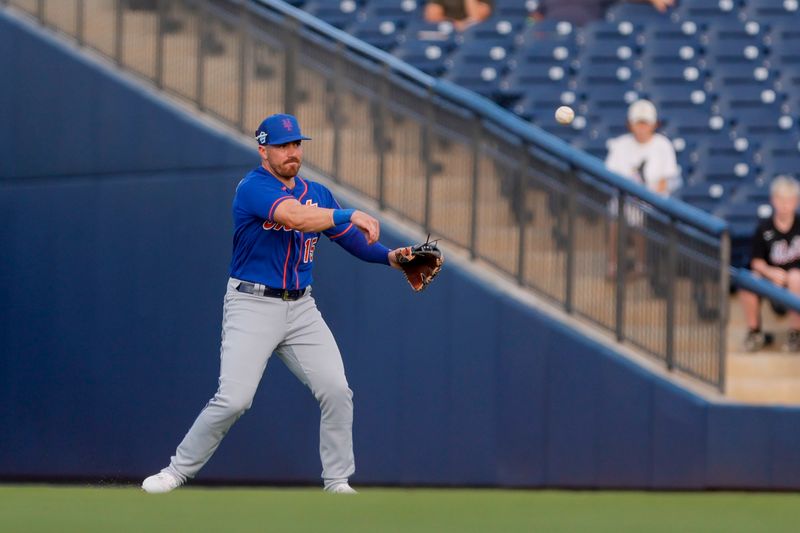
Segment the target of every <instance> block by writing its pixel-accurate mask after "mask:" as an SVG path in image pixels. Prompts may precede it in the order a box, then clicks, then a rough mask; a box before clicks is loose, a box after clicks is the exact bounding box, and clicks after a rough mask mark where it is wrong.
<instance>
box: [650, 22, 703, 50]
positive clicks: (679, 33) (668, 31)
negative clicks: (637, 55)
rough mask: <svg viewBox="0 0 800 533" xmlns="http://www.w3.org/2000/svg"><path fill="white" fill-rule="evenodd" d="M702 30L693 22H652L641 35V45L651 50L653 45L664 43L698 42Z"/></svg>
mask: <svg viewBox="0 0 800 533" xmlns="http://www.w3.org/2000/svg"><path fill="white" fill-rule="evenodd" d="M699 36H700V28H699V27H698V25H697V24H696V23H694V22H692V21H689V20H686V21H683V22H672V21H671V20H669V19H667V18H663V19H661V20H659V21H651V22H648V24H647V25H646V26H645V27H644V29H643V30H642V32H641V35H640V39H639V40H640V44H641V45H642V46H643V47H644V48H649V47H650V45H651V44H652V43H659V42H663V41H673V40H686V39H691V40H692V41H693V42H698V38H699Z"/></svg>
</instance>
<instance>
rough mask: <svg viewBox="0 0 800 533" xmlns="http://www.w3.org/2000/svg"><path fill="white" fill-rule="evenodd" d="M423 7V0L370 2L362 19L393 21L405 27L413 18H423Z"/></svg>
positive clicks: (380, 0) (374, 0)
mask: <svg viewBox="0 0 800 533" xmlns="http://www.w3.org/2000/svg"><path fill="white" fill-rule="evenodd" d="M422 6H423V0H419V1H417V0H369V3H368V4H367V6H366V9H365V10H364V12H363V13H362V14H361V17H362V18H364V19H370V18H378V19H382V20H388V19H391V20H395V21H398V22H403V24H404V25H405V24H407V23H408V22H409V21H410V20H411V19H412V18H416V19H420V18H422Z"/></svg>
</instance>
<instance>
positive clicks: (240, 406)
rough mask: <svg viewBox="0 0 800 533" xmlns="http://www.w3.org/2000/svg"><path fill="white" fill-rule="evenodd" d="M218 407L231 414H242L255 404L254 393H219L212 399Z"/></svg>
mask: <svg viewBox="0 0 800 533" xmlns="http://www.w3.org/2000/svg"><path fill="white" fill-rule="evenodd" d="M211 403H212V404H215V405H216V406H217V408H219V409H221V410H223V411H225V412H226V413H227V414H228V415H229V416H241V415H242V414H243V413H244V412H245V411H247V410H248V409H250V406H252V405H253V395H252V394H242V393H232V394H231V393H228V394H224V393H217V394H216V395H215V396H214V399H212V400H211Z"/></svg>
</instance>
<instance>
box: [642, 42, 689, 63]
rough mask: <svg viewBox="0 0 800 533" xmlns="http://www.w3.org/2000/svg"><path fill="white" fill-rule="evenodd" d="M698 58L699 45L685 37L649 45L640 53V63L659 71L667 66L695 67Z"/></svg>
mask: <svg viewBox="0 0 800 533" xmlns="http://www.w3.org/2000/svg"><path fill="white" fill-rule="evenodd" d="M699 57H700V45H699V43H697V42H696V41H695V40H694V39H692V38H688V37H687V38H683V39H667V40H662V41H655V42H651V43H649V44H648V46H647V48H646V49H645V51H644V52H643V53H642V62H643V63H644V64H646V65H647V66H648V68H650V69H659V68H661V66H662V65H667V64H681V65H696V64H698V59H699Z"/></svg>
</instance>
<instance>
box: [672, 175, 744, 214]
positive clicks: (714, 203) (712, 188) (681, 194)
mask: <svg viewBox="0 0 800 533" xmlns="http://www.w3.org/2000/svg"><path fill="white" fill-rule="evenodd" d="M733 189H734V188H733V187H732V186H729V185H725V184H721V183H705V182H702V183H696V184H693V185H685V186H683V187H681V188H680V189H679V190H678V192H677V193H676V196H677V197H678V198H680V199H681V200H683V201H684V202H686V203H688V204H691V205H693V206H695V207H697V208H698V209H702V210H704V211H708V212H711V211H714V210H715V209H717V208H719V206H720V205H722V204H723V203H724V202H726V201H728V200H729V198H730V196H731V194H732V191H733Z"/></svg>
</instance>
